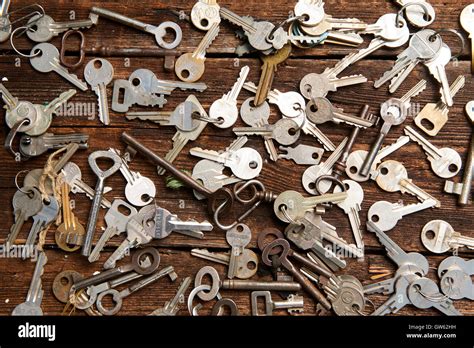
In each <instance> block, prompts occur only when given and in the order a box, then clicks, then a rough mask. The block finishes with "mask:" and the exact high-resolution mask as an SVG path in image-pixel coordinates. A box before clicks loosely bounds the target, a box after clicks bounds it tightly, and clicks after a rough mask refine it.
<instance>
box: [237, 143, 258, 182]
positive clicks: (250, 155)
mask: <svg viewBox="0 0 474 348" xmlns="http://www.w3.org/2000/svg"><path fill="white" fill-rule="evenodd" d="M233 156H234V157H235V158H236V160H235V161H233V162H232V166H231V169H232V173H234V174H235V176H237V177H239V178H241V179H242V180H250V179H253V178H256V177H257V176H258V175H259V174H260V172H261V170H262V166H263V162H262V156H260V154H259V153H258V151H257V150H254V149H252V148H250V147H244V148H241V149H239V150H237V151H235V152H234V154H233Z"/></svg>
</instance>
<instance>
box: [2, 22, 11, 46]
mask: <svg viewBox="0 0 474 348" xmlns="http://www.w3.org/2000/svg"><path fill="white" fill-rule="evenodd" d="M11 32H12V26H11V22H10V19H9V18H8V17H7V16H3V17H0V42H5V41H7V40H8V38H9V37H10V34H11Z"/></svg>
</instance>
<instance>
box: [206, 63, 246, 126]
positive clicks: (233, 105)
mask: <svg viewBox="0 0 474 348" xmlns="http://www.w3.org/2000/svg"><path fill="white" fill-rule="evenodd" d="M249 72H250V68H249V67H248V66H247V65H246V66H244V67H243V68H242V69H241V70H240V74H239V77H238V78H237V81H236V82H235V84H234V86H233V87H232V89H231V90H230V91H229V92H228V93H227V94H224V95H223V96H222V98H220V99H217V100H216V101H214V102H213V103H212V104H211V107H210V109H209V118H211V119H213V120H218V121H220V122H217V123H216V126H217V127H219V128H229V127H231V126H232V125H233V124H234V123H235V122H236V121H237V118H238V117H239V109H238V108H237V98H238V97H239V94H240V91H241V90H242V87H243V86H244V83H245V80H246V79H247V76H248V74H249Z"/></svg>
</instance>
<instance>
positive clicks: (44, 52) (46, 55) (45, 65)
mask: <svg viewBox="0 0 474 348" xmlns="http://www.w3.org/2000/svg"><path fill="white" fill-rule="evenodd" d="M38 52H39V53H38ZM31 55H35V56H34V57H32V58H30V63H31V66H32V67H33V68H34V69H35V70H37V71H39V72H42V73H49V72H51V71H54V72H55V73H57V74H59V75H60V76H61V77H63V78H64V79H66V80H67V81H69V82H70V83H72V84H73V85H74V86H76V87H77V88H79V89H80V90H81V91H87V89H88V88H87V84H86V83H85V82H84V81H82V80H80V79H79V78H78V77H77V76H76V75H74V74H71V73H69V72H68V71H67V69H66V68H65V67H63V66H62V65H60V64H59V51H58V49H57V48H56V47H54V46H53V45H52V44H50V43H47V42H43V43H40V44H37V45H36V46H34V47H33V49H32V50H31Z"/></svg>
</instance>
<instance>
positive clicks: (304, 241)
mask: <svg viewBox="0 0 474 348" xmlns="http://www.w3.org/2000/svg"><path fill="white" fill-rule="evenodd" d="M307 214H312V213H311V212H308V213H307ZM300 223H301V225H295V224H290V225H288V227H287V228H286V229H285V235H286V238H287V239H288V240H289V241H291V242H292V243H293V244H295V245H296V246H298V248H300V249H301V250H309V249H312V248H314V246H315V244H316V242H317V241H318V240H322V238H321V230H320V229H319V227H318V226H315V225H314V224H313V223H311V221H310V220H308V219H302V220H301V221H300ZM274 251H275V253H276V254H277V253H278V250H276V249H274Z"/></svg>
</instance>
